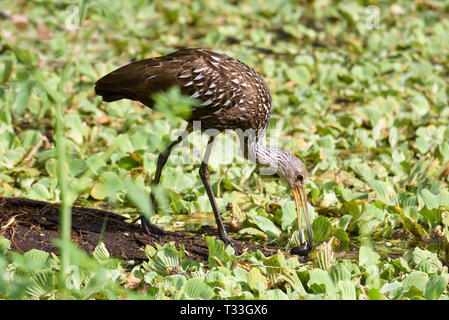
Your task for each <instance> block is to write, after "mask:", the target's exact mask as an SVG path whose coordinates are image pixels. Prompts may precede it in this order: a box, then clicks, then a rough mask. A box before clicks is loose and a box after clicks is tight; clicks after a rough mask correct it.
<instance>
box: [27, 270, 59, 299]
mask: <svg viewBox="0 0 449 320" xmlns="http://www.w3.org/2000/svg"><path fill="white" fill-rule="evenodd" d="M55 283H56V277H55V274H54V273H53V272H52V271H51V270H44V271H40V272H38V273H36V274H35V275H34V276H33V277H32V279H31V283H30V284H29V285H27V287H26V292H27V293H28V294H29V295H30V296H32V297H35V298H41V297H43V296H45V295H46V294H48V293H49V292H51V291H52V290H54V289H55Z"/></svg>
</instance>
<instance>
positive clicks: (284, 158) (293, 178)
mask: <svg viewBox="0 0 449 320" xmlns="http://www.w3.org/2000/svg"><path fill="white" fill-rule="evenodd" d="M277 167H278V169H277V173H278V174H279V175H280V176H281V177H282V178H284V180H285V181H286V182H287V183H288V184H289V186H290V188H291V190H292V192H293V198H294V200H295V205H296V213H297V215H298V227H299V237H300V241H301V245H302V246H305V247H304V250H306V251H308V250H309V249H311V248H312V230H311V227H310V219H309V212H308V210H307V198H306V193H305V190H304V188H305V185H306V182H307V170H306V166H305V165H304V163H303V162H302V161H301V160H300V159H299V158H298V157H296V156H295V155H293V154H291V153H290V152H288V151H285V150H281V154H280V157H279V160H278V165H277ZM300 208H302V209H303V211H304V214H305V218H306V223H307V232H308V234H309V244H308V245H309V246H307V243H306V242H305V241H304V240H303V239H304V233H303V229H302V223H301V211H300V210H301V209H300Z"/></svg>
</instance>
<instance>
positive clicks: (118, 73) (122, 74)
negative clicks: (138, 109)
mask: <svg viewBox="0 0 449 320" xmlns="http://www.w3.org/2000/svg"><path fill="white" fill-rule="evenodd" d="M140 63H141V62H140V61H139V62H133V63H130V64H128V65H125V66H123V67H121V68H119V69H117V70H115V71H112V72H111V73H108V74H107V75H105V76H103V77H102V78H100V79H99V80H97V82H95V94H96V95H98V96H101V97H102V99H103V101H105V102H112V101H117V100H120V99H131V100H137V101H140V102H142V103H143V104H145V105H147V106H149V107H153V101H152V100H151V99H150V97H149V93H150V92H148V90H146V88H145V87H144V86H143V85H144V82H145V81H144V79H143V69H142V68H139V67H140V66H139V64H140Z"/></svg>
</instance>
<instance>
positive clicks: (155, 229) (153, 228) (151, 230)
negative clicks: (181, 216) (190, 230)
mask: <svg viewBox="0 0 449 320" xmlns="http://www.w3.org/2000/svg"><path fill="white" fill-rule="evenodd" d="M138 220H141V223H142V228H143V230H144V231H145V233H146V234H148V235H151V236H154V235H156V236H158V237H159V238H160V237H161V236H178V237H179V236H183V234H182V233H181V232H176V231H168V230H165V229H164V228H161V227H159V226H157V225H155V224H153V223H151V222H149V221H148V219H147V218H145V217H144V216H143V215H140V216H139V217H137V218H136V219H134V220H133V221H132V222H131V223H132V224H134V223H136V222H137V221H138Z"/></svg>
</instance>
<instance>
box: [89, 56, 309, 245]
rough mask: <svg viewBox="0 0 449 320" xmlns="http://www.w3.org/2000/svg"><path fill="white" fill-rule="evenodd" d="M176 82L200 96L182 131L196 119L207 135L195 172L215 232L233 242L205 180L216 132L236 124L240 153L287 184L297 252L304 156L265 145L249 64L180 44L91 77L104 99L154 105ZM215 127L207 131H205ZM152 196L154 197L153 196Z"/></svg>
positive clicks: (265, 111) (266, 112)
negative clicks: (156, 97)
mask: <svg viewBox="0 0 449 320" xmlns="http://www.w3.org/2000/svg"><path fill="white" fill-rule="evenodd" d="M173 86H178V87H179V88H180V90H181V93H182V94H184V95H186V96H190V97H192V98H196V99H198V100H200V102H201V104H200V105H197V106H195V107H192V110H191V114H190V116H189V118H188V119H186V120H187V122H188V124H187V127H186V131H187V132H188V133H191V132H192V131H194V130H195V126H194V125H193V124H194V123H195V122H196V121H200V123H201V126H200V130H201V131H203V132H208V133H209V135H210V137H209V141H208V144H207V147H206V151H205V155H204V158H203V161H202V163H201V165H200V168H199V175H200V177H201V180H202V181H203V184H204V187H205V189H206V192H207V195H208V197H209V200H210V203H211V206H212V210H213V213H214V216H215V221H216V223H217V227H218V232H219V235H220V238H221V239H222V240H223V241H225V242H226V243H228V244H231V245H232V241H231V239H230V238H229V236H228V234H227V232H226V229H225V227H224V226H223V222H222V219H221V216H220V213H219V211H218V208H217V204H216V201H215V197H214V193H213V191H212V187H211V184H210V180H209V169H208V162H209V157H210V153H211V149H212V144H213V142H214V139H215V137H216V135H217V134H218V133H220V132H223V131H224V130H229V129H231V130H235V131H238V132H239V133H240V134H238V135H239V139H240V143H241V146H242V150H243V154H244V156H245V157H246V158H247V159H249V160H251V161H253V162H255V163H257V164H260V165H263V166H268V167H271V168H272V169H274V172H276V173H277V174H278V175H280V176H281V177H283V178H284V179H285V180H286V182H287V183H288V184H289V186H290V188H291V190H292V192H293V197H294V201H295V204H296V212H297V218H298V229H299V238H300V239H299V240H300V242H301V247H300V248H301V249H300V250H302V252H304V251H305V252H308V251H309V249H310V248H311V247H312V232H311V228H310V221H309V216H308V211H307V204H306V194H305V191H304V186H305V184H306V181H307V172H306V168H305V166H304V164H303V162H302V161H301V160H300V159H298V158H297V157H296V156H294V155H293V154H291V153H290V152H287V151H285V150H281V149H276V148H271V147H267V146H266V145H265V144H264V138H265V134H266V130H267V126H268V122H269V120H270V114H271V93H270V90H269V88H268V86H267V84H266V82H265V81H264V79H263V78H262V76H261V75H260V74H259V73H257V72H256V71H255V70H254V69H253V68H251V67H249V66H248V65H246V64H245V63H243V62H241V61H238V60H236V59H233V58H231V57H229V56H227V55H224V54H219V53H216V52H213V51H210V50H205V49H199V48H196V49H181V50H178V51H175V52H173V53H170V54H168V55H166V56H160V57H155V58H150V59H145V60H141V61H136V62H132V63H130V64H128V65H125V66H123V67H121V68H119V69H117V70H115V71H112V72H111V73H109V74H107V75H105V76H104V77H102V78H101V79H99V80H98V81H97V82H96V83H95V92H96V94H97V95H100V96H102V98H103V101H105V102H112V101H117V100H120V99H131V100H135V101H139V102H141V103H143V104H144V105H146V106H148V107H150V108H153V106H154V101H153V99H152V98H151V96H152V94H153V93H155V92H158V91H166V90H168V89H170V88H171V87H173ZM211 130H212V132H215V133H213V134H211V133H210V132H211ZM182 139H183V137H182V136H180V137H178V138H177V139H176V140H175V141H172V142H171V143H170V144H169V145H168V147H167V148H166V149H165V150H164V151H163V152H162V153H160V154H159V156H158V159H157V167H156V172H155V176H154V181H153V182H154V183H155V184H158V183H159V181H160V179H161V172H162V168H163V167H164V165H165V163H166V162H167V159H168V157H169V155H170V152H171V151H172V149H173V148H174V147H175V146H176V145H177V144H179V143H180V142H181V141H182ZM152 200H153V201H154V198H153V197H152ZM301 207H302V208H303V211H304V214H305V218H306V223H307V229H308V238H309V244H307V241H304V232H303V229H302V223H301V213H300V208H301ZM141 218H142V225H143V227H144V229H145V230H146V231H147V232H150V230H152V231H153V232H154V231H156V232H162V233H163V232H164V231H165V230H163V229H162V228H160V227H158V226H156V225H153V224H151V223H150V222H149V221H148V220H146V219H145V218H144V217H141Z"/></svg>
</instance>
